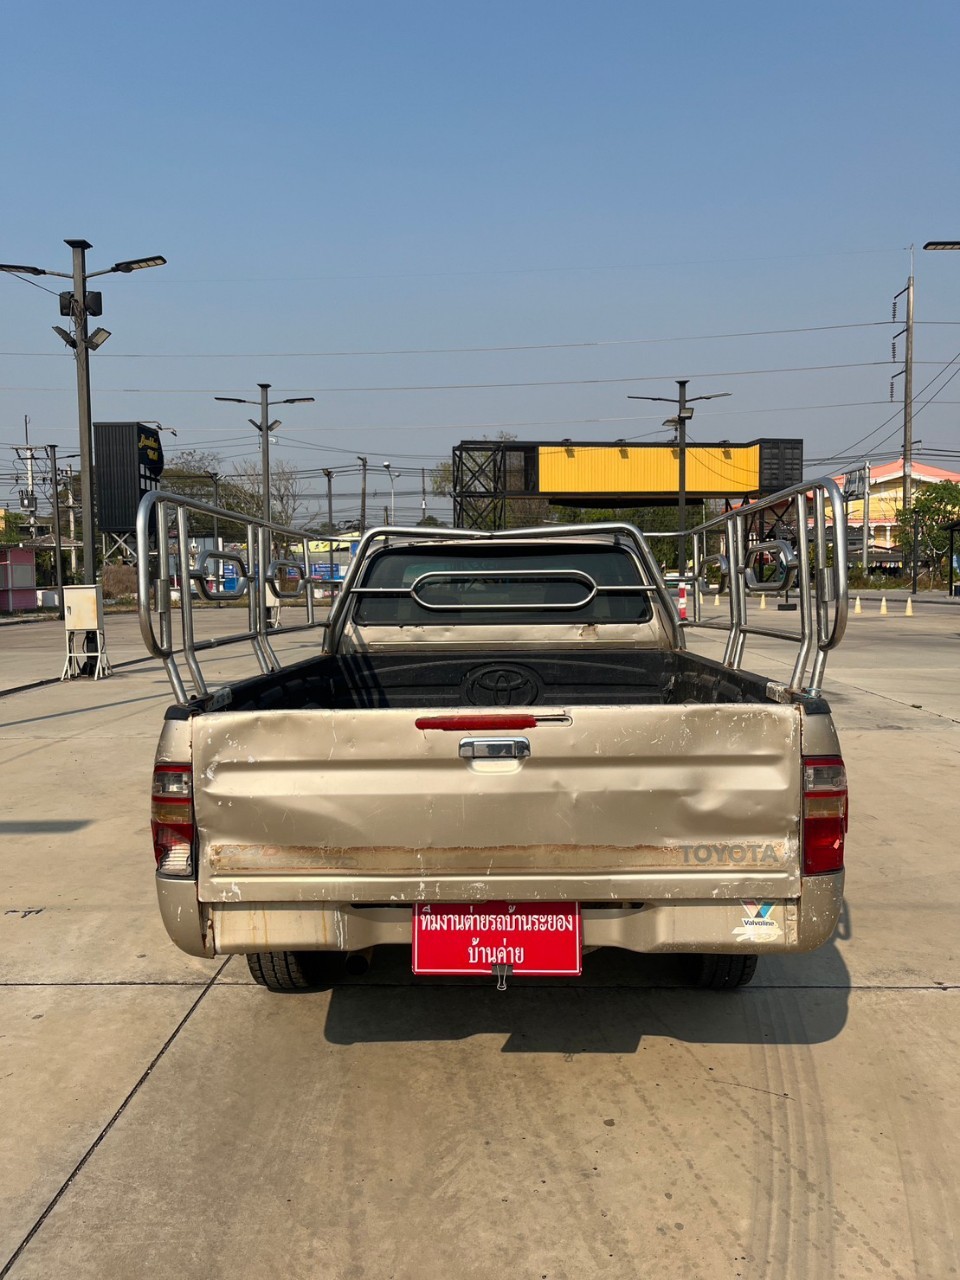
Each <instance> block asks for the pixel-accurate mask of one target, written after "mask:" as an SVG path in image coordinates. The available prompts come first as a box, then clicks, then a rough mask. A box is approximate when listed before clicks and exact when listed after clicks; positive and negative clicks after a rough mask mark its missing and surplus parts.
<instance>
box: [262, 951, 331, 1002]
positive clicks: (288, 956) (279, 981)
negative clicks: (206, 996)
mask: <svg viewBox="0 0 960 1280" xmlns="http://www.w3.org/2000/svg"><path fill="white" fill-rule="evenodd" d="M342 961H343V955H342V954H341V952H339V951H333V952H327V951H254V952H251V953H249V954H248V955H247V964H248V966H249V968H250V974H251V976H252V978H253V980H254V982H258V983H259V984H260V986H261V987H266V988H267V990H268V991H278V992H284V993H287V992H291V991H321V990H322V989H323V988H324V987H328V986H329V985H330V983H331V982H332V981H333V979H334V978H335V977H336V974H337V972H338V969H339V968H340V967H341V965H342Z"/></svg>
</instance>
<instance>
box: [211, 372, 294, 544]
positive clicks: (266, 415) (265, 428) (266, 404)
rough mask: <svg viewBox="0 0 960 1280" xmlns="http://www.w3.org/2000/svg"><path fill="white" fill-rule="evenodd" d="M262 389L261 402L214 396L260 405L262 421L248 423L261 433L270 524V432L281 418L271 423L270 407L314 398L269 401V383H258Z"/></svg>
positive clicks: (265, 512) (265, 502) (266, 516)
mask: <svg viewBox="0 0 960 1280" xmlns="http://www.w3.org/2000/svg"><path fill="white" fill-rule="evenodd" d="M257 386H258V387H259V388H260V399H259V400H242V399H240V398H239V397H238V396H214V397H213V398H214V400H224V401H226V402H227V403H228V404H259V405H260V421H259V422H255V421H254V420H253V418H248V419H247V421H248V422H249V423H250V425H251V426H252V427H256V428H257V430H258V431H259V432H260V475H261V484H262V486H263V519H264V521H265V522H266V523H267V524H269V523H270V432H271V431H274V430H275V429H276V428H277V427H279V426H280V420H279V418H278V419H277V420H276V421H275V422H271V421H270V407H271V405H275V404H313V402H314V397H313V396H293V397H291V398H290V399H288V400H268V399H267V392H268V391H269V390H270V383H269V382H258V383H257Z"/></svg>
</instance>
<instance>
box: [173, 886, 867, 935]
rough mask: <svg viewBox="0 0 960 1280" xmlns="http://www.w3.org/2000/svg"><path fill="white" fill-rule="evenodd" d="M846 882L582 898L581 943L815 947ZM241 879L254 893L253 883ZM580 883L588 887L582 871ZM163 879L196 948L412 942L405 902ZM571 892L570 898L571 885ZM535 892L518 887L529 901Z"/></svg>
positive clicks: (836, 912) (176, 921)
mask: <svg viewBox="0 0 960 1280" xmlns="http://www.w3.org/2000/svg"><path fill="white" fill-rule="evenodd" d="M699 880H700V885H699V886H698V887H699V888H700V893H701V894H702V893H703V892H704V889H705V888H706V886H705V885H703V876H702V874H701V875H700V877H699ZM843 882H844V876H843V872H842V871H840V872H835V873H833V874H831V875H823V876H808V877H805V878H804V879H803V880H802V881H800V893H799V896H785V895H784V894H783V886H782V885H778V886H776V888H779V889H780V893H779V894H776V893H773V894H770V895H769V896H766V897H764V896H758V892H759V893H761V895H762V893H763V891H764V890H766V889H767V888H768V887H769V888H774V885H770V886H766V885H763V886H758V885H757V883H756V880H754V883H753V884H752V885H751V886H750V889H751V893H750V896H749V897H746V888H744V890H743V891H744V893H745V897H744V898H731V897H729V896H726V895H724V896H723V897H720V896H719V894H717V895H716V896H714V897H710V898H706V897H703V896H694V895H693V894H692V893H691V892H690V889H691V888H692V885H691V886H689V887H688V891H687V893H685V894H678V895H676V896H675V897H672V898H671V899H670V900H669V901H667V900H663V899H660V900H651V899H650V898H646V899H645V900H643V903H642V905H634V906H627V905H622V903H613V902H609V901H607V902H603V903H602V904H601V903H600V902H598V901H596V900H595V901H594V902H593V903H590V902H584V905H583V940H584V946H585V947H588V948H594V947H622V948H624V949H625V950H627V951H639V952H703V951H707V952H737V951H746V952H751V953H762V952H765V951H771V952H786V951H813V950H814V949H815V948H816V947H819V946H822V945H823V943H825V942H827V941H828V940H829V938H830V937H831V936H832V934H833V931H834V929H835V928H836V924H837V921H838V919H839V917H840V910H841V907H842V903H843ZM245 887H246V888H247V891H248V892H249V886H245ZM498 887H499V886H498ZM579 887H580V892H581V893H583V892H584V888H585V886H584V883H583V881H582V880H581V882H580V886H579ZM157 888H158V896H159V900H160V910H161V914H162V916H163V921H164V924H165V926H166V928H167V932H168V933H169V935H170V937H171V938H172V939H173V941H174V942H175V943H176V944H177V946H178V947H180V948H181V950H183V951H186V952H188V953H189V954H191V955H198V956H212V955H230V954H235V953H243V952H252V951H311V950H326V951H361V950H364V949H366V948H367V947H375V946H381V945H383V944H386V943H399V944H409V943H410V938H411V910H412V909H411V907H410V906H409V905H398V906H384V905H372V904H371V905H363V904H362V903H357V902H329V901H314V902H303V901H300V902H296V901H289V902H253V901H234V902H229V901H221V902H214V903H203V904H201V903H200V902H198V900H197V886H196V884H195V883H194V882H193V881H192V880H186V881H184V880H172V879H165V878H163V877H160V876H158V877H157ZM731 889H732V891H733V892H734V893H735V892H736V888H734V887H732V886H731V885H730V884H729V881H728V883H727V885H726V893H727V894H729V893H730V892H731ZM475 892H476V890H475ZM794 892H796V891H795V890H794ZM491 896H492V895H491ZM502 896H505V897H508V896H509V895H502ZM541 896H542V895H541ZM567 896H568V897H570V898H574V895H573V894H570V895H567ZM584 896H586V895H584ZM530 897H531V895H530V894H526V895H522V898H525V899H527V900H529V898H530ZM461 900H462V899H461ZM518 900H520V898H518ZM635 901H639V899H636V900H635Z"/></svg>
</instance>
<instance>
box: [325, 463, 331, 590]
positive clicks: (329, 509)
mask: <svg viewBox="0 0 960 1280" xmlns="http://www.w3.org/2000/svg"><path fill="white" fill-rule="evenodd" d="M323 474H324V475H325V476H326V477H327V551H328V559H329V564H330V591H331V599H332V598H333V597H332V592H333V472H332V471H331V469H330V468H329V467H324V468H323Z"/></svg>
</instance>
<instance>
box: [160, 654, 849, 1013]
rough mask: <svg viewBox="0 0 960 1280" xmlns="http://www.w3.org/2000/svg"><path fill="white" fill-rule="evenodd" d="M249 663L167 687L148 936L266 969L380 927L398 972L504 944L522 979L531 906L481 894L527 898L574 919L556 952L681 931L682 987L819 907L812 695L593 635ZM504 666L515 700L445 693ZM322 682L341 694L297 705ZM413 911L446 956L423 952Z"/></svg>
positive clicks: (833, 881) (784, 945) (301, 980)
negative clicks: (442, 652) (574, 647)
mask: <svg viewBox="0 0 960 1280" xmlns="http://www.w3.org/2000/svg"><path fill="white" fill-rule="evenodd" d="M398 664H399V665H398ZM551 679H552V680H553V681H554V682H555V683H554V685H552V686H551V685H550V680H551ZM557 682H559V683H557ZM252 683H253V684H255V685H257V688H256V689H255V690H251V691H250V692H249V694H248V695H247V701H246V703H245V702H244V697H245V694H244V691H243V690H241V689H239V688H237V689H235V690H234V691H233V698H232V705H233V704H236V705H237V706H239V707H241V708H245V709H232V705H228V706H226V707H224V708H222V709H220V710H215V711H214V710H205V709H203V708H202V707H200V706H199V705H195V706H194V707H192V708H189V707H188V708H172V709H171V712H170V713H169V716H168V719H167V721H166V724H165V727H164V732H163V736H162V738H161V742H160V747H159V751H158V756H157V768H156V773H155V777H154V805H155V813H154V817H155V833H157V834H158V843H157V845H156V852H157V857H158V863H159V866H158V888H159V896H160V904H161V909H162V912H163V917H164V920H165V923H166V926H167V929H168V931H169V932H170V935H171V937H172V938H173V939H174V941H175V942H176V943H177V944H178V945H179V946H180V947H182V948H183V949H184V950H186V951H188V952H191V953H193V954H197V955H208V956H212V955H223V954H231V953H247V954H248V956H250V957H251V960H252V964H251V967H252V968H253V971H254V973H255V975H256V976H258V977H259V978H260V979H261V980H263V981H265V982H266V985H269V986H273V987H276V988H277V989H286V988H290V987H293V988H296V987H304V986H310V985H312V983H313V980H314V978H316V976H317V974H318V972H319V967H318V963H317V962H318V961H319V960H320V959H321V958H322V957H321V955H320V954H319V953H324V952H325V953H328V957H329V956H330V955H331V954H332V956H334V957H338V958H340V957H343V956H344V955H350V954H353V953H365V952H368V949H369V948H371V947H374V946H377V945H380V944H384V943H401V944H405V945H410V946H413V947H414V958H415V967H419V969H420V971H422V972H434V971H436V972H486V973H491V972H496V964H497V961H496V959H495V958H493V959H491V957H495V955H500V954H501V950H500V948H501V947H503V951H502V954H503V956H504V961H503V963H507V964H509V968H510V972H511V974H512V975H517V976H521V975H522V974H523V972H524V971H525V969H524V965H523V964H522V963H517V962H516V961H517V955H518V952H517V950H516V947H513V949H511V944H514V943H516V942H517V939H516V938H514V937H513V936H512V932H513V931H516V929H518V928H522V929H527V928H530V927H532V926H530V925H529V924H526V923H525V924H523V925H522V926H521V925H517V924H515V923H514V922H512V921H507V924H508V925H509V926H510V927H509V929H508V930H507V932H504V928H503V926H504V920H505V918H506V917H505V914H504V913H508V914H511V913H512V914H513V915H516V913H517V912H518V911H519V912H521V914H522V913H523V912H527V913H529V912H530V911H532V910H534V909H536V910H537V912H539V913H540V914H541V915H542V913H543V912H547V914H548V915H549V916H550V918H551V919H553V920H557V919H560V920H565V921H567V922H570V921H573V926H574V927H575V930H576V941H577V945H578V946H579V948H580V953H582V951H584V950H589V949H592V948H595V947H603V946H614V947H622V948H626V949H628V950H632V951H637V952H687V953H694V954H696V955H699V956H701V957H704V959H703V961H702V966H701V969H700V974H701V978H702V981H703V982H704V983H705V984H706V985H714V986H721V987H722V986H732V985H737V984H738V983H740V982H743V981H747V980H749V977H750V976H751V975H752V972H753V969H754V967H755V963H756V957H757V956H759V955H761V954H763V953H765V952H782V951H808V950H811V949H813V948H815V947H817V946H819V945H821V944H822V943H823V942H825V941H826V940H827V939H828V938H829V937H830V935H831V934H832V932H833V929H834V927H835V925H836V921H837V918H838V915H839V912H840V907H841V901H842V893H843V838H844V831H845V826H846V803H847V796H846V781H845V776H844V772H843V766H842V761H841V759H840V751H839V745H838V742H837V738H836V735H835V732H834V729H833V724H832V720H831V718H830V715H829V710H828V708H827V706H826V704H825V702H824V701H823V700H822V699H819V698H812V697H806V696H799V697H796V698H786V699H784V700H782V701H781V700H777V695H776V690H773V689H771V688H769V687H768V686H767V685H766V684H765V683H764V682H763V681H760V680H759V679H757V678H756V677H748V676H743V675H740V674H738V673H731V672H729V671H725V670H724V669H723V668H722V667H721V666H720V665H719V664H716V663H710V662H707V661H706V660H703V659H697V658H695V657H693V656H692V655H687V654H677V653H667V652H664V651H662V650H652V651H648V652H647V653H645V654H644V655H642V661H641V660H640V657H639V656H638V655H630V654H628V653H619V654H617V653H598V652H597V651H596V648H594V650H593V652H591V653H590V654H588V655H584V654H583V653H582V652H581V653H571V654H568V655H567V656H566V657H564V656H563V653H562V651H561V652H558V653H544V651H543V650H541V651H540V652H539V653H538V654H533V653H529V652H523V653H517V652H516V651H507V652H505V653H504V652H498V651H490V650H487V651H483V652H471V653H461V654H460V655H459V657H458V659H457V661H456V662H454V660H453V659H452V658H451V657H448V656H437V655H434V656H432V657H430V658H427V657H421V658H420V661H419V662H416V663H415V662H413V661H412V660H409V659H407V658H403V659H401V658H400V657H399V656H398V655H396V654H394V655H392V656H391V655H386V656H384V657H382V658H381V659H380V660H379V662H378V660H377V659H376V658H375V657H373V656H371V655H370V654H364V655H362V656H360V657H355V658H352V659H351V658H341V659H334V658H327V659H325V660H321V661H317V662H314V663H313V664H309V663H308V664H303V667H302V669H299V670H298V668H296V667H295V668H291V669H290V670H289V671H288V672H285V673H283V677H282V678H279V677H278V678H277V679H275V680H273V681H269V680H260V681H259V682H257V681H255V682H252ZM524 683H525V684H526V685H527V686H528V688H527V690H526V691H525V692H524V695H523V696H525V697H527V698H530V697H533V696H534V694H533V693H531V692H530V690H535V691H536V696H537V701H536V702H534V703H532V704H529V705H523V706H514V707H504V706H503V705H498V704H496V703H494V704H492V705H483V704H482V703H481V704H480V705H467V704H465V703H463V702H461V701H460V699H462V698H463V697H464V692H463V691H464V690H473V691H474V693H476V691H477V690H478V689H482V688H483V687H489V688H491V689H493V690H494V691H497V690H500V691H501V694H502V691H504V690H508V689H511V688H512V689H514V690H517V689H518V688H519V686H521V685H522V684H524ZM441 690H447V701H446V703H445V704H443V705H438V703H440V702H441V697H440V691H441ZM371 691H375V694H376V701H378V702H379V703H380V705H369V703H370V702H371V701H372V700H374V694H373V692H371ZM418 692H419V694H420V696H421V698H422V699H423V700H422V701H421V702H420V703H419V705H418V703H417V694H418ZM564 693H567V694H568V695H569V700H565V698H564ZM348 694H349V696H347V695H348ZM779 696H781V697H782V691H781V693H780V695H779ZM323 697H325V698H326V700H327V701H330V702H333V703H335V704H337V703H338V704H340V705H333V706H326V707H323V706H316V705H310V706H306V705H297V704H298V703H305V702H314V701H315V700H316V699H318V698H323ZM451 697H453V698H454V699H456V700H457V701H455V702H454V703H453V704H452V705H451V704H450V702H449V699H450V698H451ZM584 699H589V701H588V702H585V701H584ZM723 699H726V701H724V700H723ZM351 701H352V702H353V703H354V704H359V705H343V704H349V703H350V702H351ZM251 704H256V705H251ZM598 704H599V705H598ZM604 704H606V705H604ZM490 904H497V906H496V907H491V905H490ZM545 904H547V905H545ZM424 912H428V913H429V914H430V915H431V917H432V919H431V921H430V922H429V928H428V927H427V925H426V924H425V923H424ZM558 912H560V913H561V914H560V915H558ZM563 913H566V914H563ZM481 917H482V919H481ZM543 918H544V919H546V916H544V917H543ZM437 921H440V923H437ZM481 924H483V925H484V928H481ZM488 924H489V925H490V928H489V929H487V928H486V925H488ZM558 928H559V929H560V931H561V932H563V931H564V930H565V929H566V930H567V931H570V926H569V923H568V924H562V923H561V924H560V925H559V926H558ZM437 933H442V934H444V935H445V936H446V935H447V934H448V933H449V934H451V935H454V934H456V935H457V936H458V937H459V940H460V943H461V944H462V946H461V950H462V951H463V956H462V957H461V959H462V964H460V963H459V962H457V963H455V962H454V961H452V960H449V955H450V954H451V953H450V952H449V948H447V949H446V950H444V949H443V948H441V952H442V953H443V955H446V956H448V963H447V967H446V968H444V967H443V963H444V962H443V961H439V962H435V967H434V968H431V967H430V961H429V958H428V959H427V960H423V956H422V955H421V954H420V953H421V952H423V951H424V950H429V945H432V944H433V943H434V942H435V941H436V939H435V938H434V937H433V934H437ZM460 935H462V936H460ZM508 935H509V936H508ZM560 941H561V942H563V941H564V939H563V938H561V939H560ZM566 941H569V939H566ZM493 943H496V944H497V946H496V947H495V948H494V947H493V945H492V944H493ZM416 944H419V945H416ZM428 944H429V945H428ZM537 954H538V955H539V953H537ZM563 955H564V960H563V964H564V965H565V966H566V967H565V968H562V967H561V966H560V962H559V961H556V963H555V967H553V968H551V967H550V965H551V963H552V962H551V961H550V960H549V959H548V960H547V961H543V960H542V959H541V960H538V961H536V964H535V965H534V962H533V952H531V951H530V948H529V947H527V949H526V951H525V953H524V958H527V959H528V964H527V969H526V971H528V972H537V973H543V972H575V971H576V970H577V969H578V968H579V959H580V954H577V955H576V956H575V957H574V962H573V964H574V965H575V967H571V963H572V962H571V959H570V948H569V947H567V948H566V950H564V951H563ZM418 959H419V960H420V961H421V963H420V964H419V966H418V965H417V963H416V961H417V960H418ZM471 960H472V961H475V963H471ZM436 964H439V965H440V967H439V968H437V967H436ZM544 964H546V965H547V967H546V968H544V967H543V965H544ZM531 965H534V967H531ZM265 966H266V967H265ZM536 966H539V967H536Z"/></svg>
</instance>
